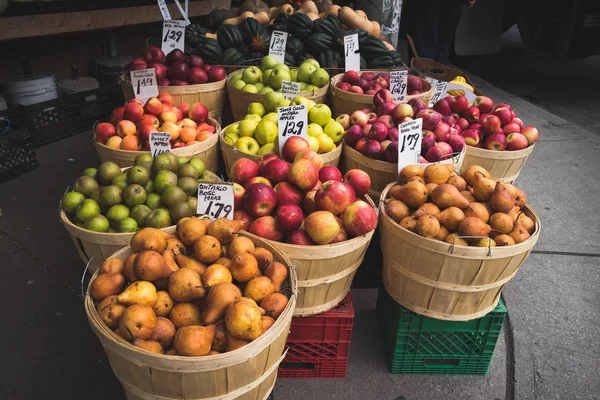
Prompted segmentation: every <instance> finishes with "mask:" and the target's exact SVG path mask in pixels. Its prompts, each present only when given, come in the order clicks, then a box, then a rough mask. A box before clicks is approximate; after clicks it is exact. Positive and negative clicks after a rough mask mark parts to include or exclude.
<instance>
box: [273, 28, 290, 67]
mask: <svg viewBox="0 0 600 400" xmlns="http://www.w3.org/2000/svg"><path fill="white" fill-rule="evenodd" d="M287 38H288V33H287V32H282V31H273V33H271V43H270V44H269V55H270V56H275V58H277V60H278V61H279V62H280V63H281V64H284V63H285V49H286V46H287Z"/></svg>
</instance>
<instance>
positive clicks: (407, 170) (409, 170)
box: [398, 164, 423, 184]
mask: <svg viewBox="0 0 600 400" xmlns="http://www.w3.org/2000/svg"><path fill="white" fill-rule="evenodd" d="M413 176H420V177H422V176H423V169H422V168H421V167H419V166H418V165H415V164H411V165H407V166H406V167H404V168H402V170H400V175H399V176H398V181H399V182H400V183H401V184H406V183H408V180H409V179H410V178H412V177H413Z"/></svg>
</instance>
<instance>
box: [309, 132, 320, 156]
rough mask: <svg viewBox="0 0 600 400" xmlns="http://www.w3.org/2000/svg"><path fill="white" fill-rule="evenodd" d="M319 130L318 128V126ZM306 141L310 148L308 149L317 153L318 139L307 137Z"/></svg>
mask: <svg viewBox="0 0 600 400" xmlns="http://www.w3.org/2000/svg"><path fill="white" fill-rule="evenodd" d="M317 126H318V125H317ZM319 128H320V126H319ZM306 140H307V141H308V145H309V146H310V148H311V149H312V150H313V151H314V152H317V153H318V152H319V139H317V138H316V137H314V136H309V137H307V138H306Z"/></svg>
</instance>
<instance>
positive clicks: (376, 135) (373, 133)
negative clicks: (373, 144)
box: [367, 122, 388, 142]
mask: <svg viewBox="0 0 600 400" xmlns="http://www.w3.org/2000/svg"><path fill="white" fill-rule="evenodd" d="M387 134H388V128H387V127H386V125H385V124H383V123H381V122H375V123H374V124H373V126H371V130H370V131H369V133H368V134H367V138H368V139H370V140H376V141H378V142H381V141H382V140H385V138H386V137H387Z"/></svg>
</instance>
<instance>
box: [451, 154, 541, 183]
mask: <svg viewBox="0 0 600 400" xmlns="http://www.w3.org/2000/svg"><path fill="white" fill-rule="evenodd" d="M534 147H535V144H534V145H532V146H529V147H527V148H524V149H523V150H516V151H494V150H486V149H480V148H478V147H473V146H466V152H465V158H464V160H463V165H462V167H463V168H468V167H470V166H471V165H479V166H482V167H483V168H485V169H486V170H487V171H488V172H489V173H490V174H491V175H492V176H493V177H494V178H496V179H500V180H502V182H507V183H512V182H514V181H515V180H516V179H517V177H518V176H519V173H520V172H521V169H522V168H523V166H525V161H527V158H528V157H529V155H530V154H531V153H533V148H534Z"/></svg>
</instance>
